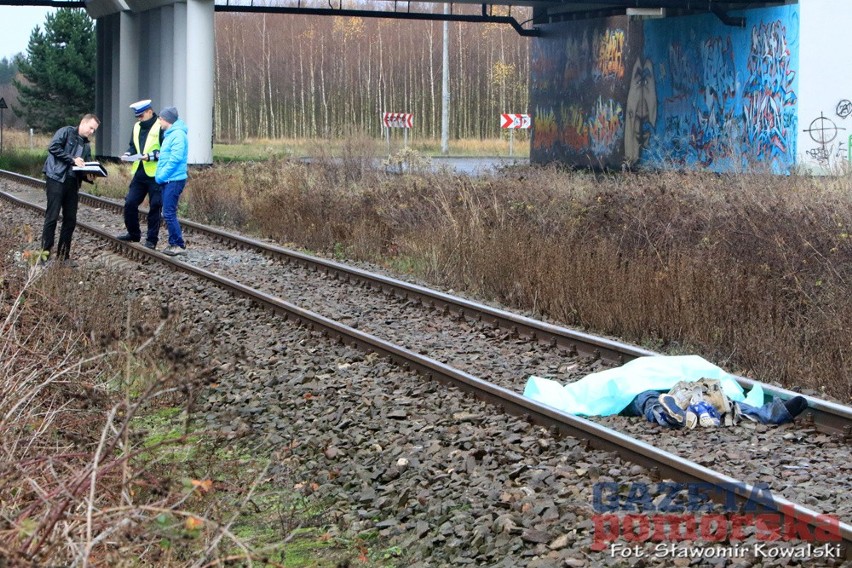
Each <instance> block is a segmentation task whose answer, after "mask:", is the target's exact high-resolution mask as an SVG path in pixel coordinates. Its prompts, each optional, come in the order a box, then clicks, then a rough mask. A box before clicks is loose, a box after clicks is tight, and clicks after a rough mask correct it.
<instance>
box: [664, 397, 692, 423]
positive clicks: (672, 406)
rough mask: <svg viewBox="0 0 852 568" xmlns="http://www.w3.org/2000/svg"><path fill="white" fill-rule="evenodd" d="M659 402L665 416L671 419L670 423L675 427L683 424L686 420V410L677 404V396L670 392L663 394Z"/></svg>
mask: <svg viewBox="0 0 852 568" xmlns="http://www.w3.org/2000/svg"><path fill="white" fill-rule="evenodd" d="M659 402H660V406H662V407H663V410H664V411H665V418H666V419H667V420H668V421H669V424H671V425H672V426H674V427H675V428H680V427H681V426H683V424H684V422H686V412H685V411H684V410H683V409H682V408H681V407H680V406H678V405H677V401H676V400H675V397H673V396H672V395H670V394H661V395H660V398H659Z"/></svg>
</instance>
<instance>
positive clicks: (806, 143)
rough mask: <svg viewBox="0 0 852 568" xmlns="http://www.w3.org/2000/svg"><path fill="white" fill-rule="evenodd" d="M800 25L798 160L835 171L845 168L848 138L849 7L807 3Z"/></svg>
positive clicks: (826, 0)
mask: <svg viewBox="0 0 852 568" xmlns="http://www.w3.org/2000/svg"><path fill="white" fill-rule="evenodd" d="M800 20H801V23H800V41H799V45H800V47H799V61H800V63H801V72H800V74H799V93H800V98H799V127H800V128H799V132H800V135H799V147H798V149H799V156H798V157H799V161H800V163H801V165H802V167H803V168H804V169H806V170H810V171H818V172H824V171H828V172H832V171H838V170H840V169H842V167H844V166H847V165H848V163H849V136H850V135H852V61H850V58H849V51H850V48H849V46H850V44H851V43H852V35H851V34H852V3H850V2H849V0H806V1H805V2H802V4H801V7H800Z"/></svg>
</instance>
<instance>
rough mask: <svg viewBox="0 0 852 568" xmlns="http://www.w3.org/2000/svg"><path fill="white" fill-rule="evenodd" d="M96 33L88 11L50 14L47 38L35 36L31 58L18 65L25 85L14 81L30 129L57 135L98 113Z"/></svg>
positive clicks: (38, 33)
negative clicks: (96, 100)
mask: <svg viewBox="0 0 852 568" xmlns="http://www.w3.org/2000/svg"><path fill="white" fill-rule="evenodd" d="M94 29H95V28H94V23H93V22H92V20H91V19H90V18H89V16H88V15H87V14H86V12H85V11H84V10H81V9H72V8H62V9H59V10H57V11H56V12H55V13H53V14H48V15H47V18H46V19H45V23H44V32H43V33H42V31H41V29H40V28H39V27H38V26H36V27H35V29H34V30H33V31H32V33H31V34H30V42H29V45H28V46H27V55H26V56H22V55H19V56H18V57H17V59H16V61H15V63H16V64H17V66H18V70H19V71H20V73H21V75H23V77H24V80H23V81H19V80H17V79H15V80H14V81H13V83H14V85H15V87H16V88H17V89H18V102H19V103H20V105H21V109H18V108H15V109H14V110H15V113H16V114H18V115H20V116H23V117H24V118H25V120H26V122H27V125H28V126H30V127H32V128H34V129H36V130H40V131H43V132H53V131H55V130H57V129H59V128H61V127H62V126H66V125H69V124H73V125H76V124H77V122H79V120H80V117H82V116H83V115H84V114H86V113H87V112H91V110H92V109H93V108H94V106H95V61H96V52H95V47H96V40H95V31H94Z"/></svg>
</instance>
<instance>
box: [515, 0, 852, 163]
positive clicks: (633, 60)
mask: <svg viewBox="0 0 852 568" xmlns="http://www.w3.org/2000/svg"><path fill="white" fill-rule="evenodd" d="M809 1H811V0H809ZM818 1H819V0H818ZM822 1H824V2H830V1H835V0H822ZM837 1H841V0H837ZM731 15H733V16H743V17H745V19H746V26H745V27H744V28H739V27H731V26H726V25H725V24H723V23H722V22H721V21H720V20H719V19H718V18H716V17H715V16H714V15H712V14H706V15H704V14H702V15H697V16H684V17H669V18H662V19H644V20H640V19H631V18H628V17H627V16H620V17H613V18H607V19H599V20H592V21H583V22H571V23H565V24H552V25H548V26H546V32H547V34H546V36H545V37H542V38H539V39H536V40H534V46H533V53H532V77H531V82H530V84H531V107H532V108H531V111H532V113H533V120H534V127H533V132H532V143H531V158H532V160H533V161H535V162H549V161H561V162H567V163H570V164H574V165H579V166H591V167H607V168H616V169H617V168H620V167H622V165H626V164H629V165H638V166H647V167H652V168H678V169H680V168H687V169H688V168H697V169H709V170H713V171H743V170H752V171H753V170H766V169H768V170H771V171H774V172H779V173H780V172H787V171H790V170H791V169H792V168H793V167H794V166H795V163H796V157H797V154H798V153H797V139H798V136H799V128H798V116H799V115H798V110H799V109H798V101H799V93H798V86H799V65H800V63H799V6H798V5H790V6H783V7H776V8H761V9H755V10H744V11H740V12H734V13H732V14H731Z"/></svg>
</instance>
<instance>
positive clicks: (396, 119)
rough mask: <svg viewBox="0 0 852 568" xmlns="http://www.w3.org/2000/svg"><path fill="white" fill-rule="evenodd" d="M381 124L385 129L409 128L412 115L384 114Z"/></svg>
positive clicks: (402, 113) (412, 121)
mask: <svg viewBox="0 0 852 568" xmlns="http://www.w3.org/2000/svg"><path fill="white" fill-rule="evenodd" d="M382 122H383V123H384V125H385V127H387V128H411V127H412V126H413V124H414V115H413V114H407V113H404V112H386V113H383V114H382Z"/></svg>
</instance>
